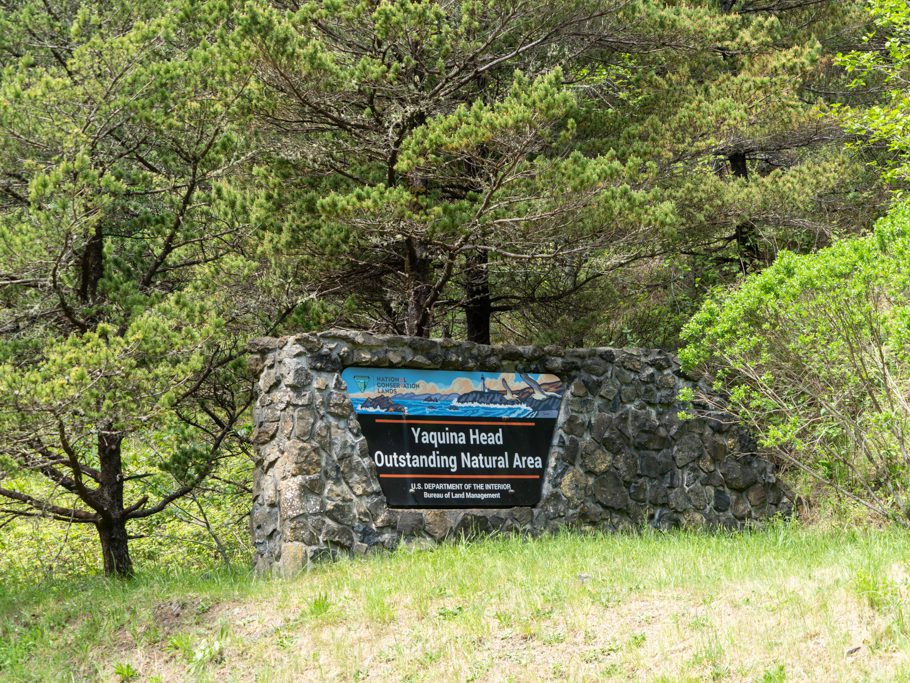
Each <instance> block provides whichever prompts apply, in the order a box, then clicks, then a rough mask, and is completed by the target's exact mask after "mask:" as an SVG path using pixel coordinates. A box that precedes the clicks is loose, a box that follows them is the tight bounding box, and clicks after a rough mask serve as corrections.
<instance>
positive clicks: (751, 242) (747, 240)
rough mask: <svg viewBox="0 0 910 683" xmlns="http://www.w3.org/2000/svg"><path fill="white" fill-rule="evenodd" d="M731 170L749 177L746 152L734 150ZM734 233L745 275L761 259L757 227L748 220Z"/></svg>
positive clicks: (744, 177)
mask: <svg viewBox="0 0 910 683" xmlns="http://www.w3.org/2000/svg"><path fill="white" fill-rule="evenodd" d="M728 160H729V162H730V172H731V173H732V174H733V176H734V177H735V178H742V179H743V180H748V179H749V166H748V165H747V163H746V153H745V152H733V153H732V154H731V155H730V156H729V158H728ZM734 235H735V237H736V249H737V251H738V252H739V264H740V270H741V271H742V272H743V274H744V275H745V274H746V273H748V272H749V266H752V265H754V264H755V262H756V261H758V260H759V257H760V254H759V251H758V245H757V244H756V239H755V229H754V227H753V226H752V225H751V224H750V223H748V222H742V223H739V224H737V226H736V228H735V231H734Z"/></svg>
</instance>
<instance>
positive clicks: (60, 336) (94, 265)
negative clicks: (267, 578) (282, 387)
mask: <svg viewBox="0 0 910 683" xmlns="http://www.w3.org/2000/svg"><path fill="white" fill-rule="evenodd" d="M39 6H41V7H43V4H42V3H24V4H22V5H21V6H19V7H17V8H15V9H5V8H4V9H2V10H0V23H2V24H3V25H4V26H7V27H8V28H9V33H7V34H6V36H5V39H4V40H5V41H6V42H5V45H6V48H7V50H6V52H5V53H4V56H3V60H4V61H3V65H2V69H3V72H2V78H0V178H2V179H3V180H2V181H0V435H2V446H0V453H2V456H0V457H2V461H0V494H2V495H3V496H5V497H6V499H8V500H10V501H11V502H10V504H9V506H8V507H5V508H4V513H7V514H14V515H38V516H49V517H52V518H54V519H56V520H58V521H66V522H75V523H82V524H90V525H100V524H101V522H104V523H105V524H107V525H108V526H110V527H111V528H116V529H121V528H123V526H124V525H125V523H126V522H127V521H128V520H130V519H145V518H147V517H149V516H152V515H154V514H158V513H160V512H161V511H162V510H164V509H165V508H167V506H168V505H170V504H172V503H173V502H174V501H175V500H177V499H179V498H181V497H184V496H188V495H190V494H193V493H194V491H195V490H196V489H197V487H198V486H199V485H200V484H201V483H202V482H203V481H204V480H206V478H207V477H208V476H209V475H211V474H213V473H214V472H215V471H216V470H217V471H218V473H219V474H221V475H223V476H222V478H224V475H229V474H234V473H242V474H244V475H245V474H246V470H245V468H243V467H242V466H240V467H238V466H237V465H235V464H230V463H225V462H224V460H225V458H227V457H228V456H231V455H238V454H241V455H242V454H244V453H245V452H248V446H247V441H246V438H245V435H244V434H243V433H242V431H241V430H240V429H239V427H240V425H239V421H240V420H241V418H242V417H243V416H244V415H245V411H246V409H247V406H248V404H249V401H250V386H249V381H248V379H247V377H246V373H245V367H244V363H243V358H242V354H243V348H244V345H245V342H246V339H248V338H249V337H250V336H253V335H256V334H261V333H262V332H264V331H266V330H268V329H270V328H271V327H272V326H273V325H274V323H275V319H276V317H278V318H280V317H283V316H285V315H287V308H288V296H293V295H291V294H290V293H289V292H288V291H287V287H286V286H285V285H282V287H283V289H284V291H283V292H282V293H280V294H278V296H276V297H274V299H271V298H270V297H271V295H272V294H273V293H274V290H270V287H271V285H273V284H274V282H273V281H272V280H270V279H269V278H268V277H262V276H261V274H260V272H259V271H260V269H261V267H262V265H263V261H264V260H265V255H266V253H267V251H266V248H264V247H260V246H259V245H260V244H261V241H260V239H259V235H257V232H258V231H259V228H258V225H257V227H254V221H255V220H256V216H257V214H258V213H259V212H260V211H261V206H260V204H261V200H260V198H259V197H258V195H257V194H256V193H255V192H247V191H246V190H244V189H242V188H240V183H239V181H238V179H239V178H240V177H241V176H242V173H243V172H244V171H245V170H246V168H247V166H246V160H247V159H248V158H249V155H250V153H251V152H250V149H251V148H250V146H249V143H248V141H247V138H248V135H247V127H248V122H249V118H248V115H247V113H246V112H247V111H248V109H249V106H250V105H249V100H250V94H248V92H249V91H250V90H252V88H251V85H250V83H251V77H252V71H251V69H250V65H249V59H248V58H247V57H248V53H247V52H246V51H245V50H244V44H243V42H242V41H239V40H238V39H237V38H236V35H235V33H234V31H233V30H232V29H231V26H230V21H229V20H230V17H231V8H230V7H228V6H227V5H225V4H224V3H221V2H207V1H204V0H185V1H184V0H179V1H176V2H164V3H161V2H156V3H139V6H137V7H133V6H132V5H126V4H121V3H104V2H99V3H81V4H79V5H78V6H69V5H66V6H61V7H60V8H59V12H45V11H44V10H39V9H38V8H39ZM36 36H38V37H37V38H36ZM10 55H13V57H12V58H10ZM38 111H40V112H42V114H41V115H36V112H38ZM263 232H264V233H266V234H267V232H268V226H267V225H266V226H265V228H264V229H263ZM264 300H269V304H268V305H264V304H263V301H264ZM124 487H125V489H126V491H125V492H124V490H123V489H124ZM231 489H232V490H231ZM243 490H245V488H244V487H240V488H237V487H236V486H234V485H233V484H228V485H226V486H225V487H221V486H220V485H219V492H218V494H217V495H214V497H215V498H218V497H219V496H220V497H221V499H223V500H224V501H228V500H232V499H235V496H236V494H237V492H238V491H243ZM208 493H209V494H212V493H213V492H212V491H210V492H208ZM211 497H212V495H209V498H211ZM205 498H206V496H204V495H203V496H202V498H201V499H194V505H197V507H198V504H199V502H200V500H204V499H205ZM192 516H193V517H194V519H195V520H196V522H199V523H200V524H202V525H203V526H206V527H207V528H209V530H210V531H211V528H210V525H209V524H208V522H206V521H204V520H203V518H205V517H206V513H205V512H204V510H203V509H202V508H201V507H198V509H197V508H194V509H193V512H192ZM216 516H217V515H216ZM201 520H202V521H201ZM193 523H195V522H193ZM100 531H101V526H99V532H100ZM124 535H125V534H122V533H121V536H124ZM102 537H103V534H102ZM123 542H124V543H125V540H124V541H123ZM218 544H219V542H216V545H218ZM109 551H110V552H109ZM117 562H120V563H121V566H120V567H117V566H116V563H117ZM104 566H105V570H106V571H117V572H121V573H129V572H130V571H131V568H130V566H129V563H128V561H124V560H123V559H122V558H121V559H119V560H118V559H117V558H116V557H115V556H114V554H113V550H112V549H111V548H110V547H105V562H104Z"/></svg>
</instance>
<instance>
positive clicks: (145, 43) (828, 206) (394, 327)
mask: <svg viewBox="0 0 910 683" xmlns="http://www.w3.org/2000/svg"><path fill="white" fill-rule="evenodd" d="M908 46H910V11H908V9H907V7H906V6H905V4H904V3H901V2H897V1H891V0H872V1H871V2H869V3H858V2H853V1H850V0H692V1H690V2H672V1H669V0H668V1H666V2H664V1H651V2H648V1H643V0H597V1H594V0H557V1H554V2H547V3H540V2H533V1H529V0H508V1H503V0H452V1H451V2H439V1H435V2H434V1H429V0H381V1H366V0H364V1H362V2H339V1H336V0H325V1H322V2H300V3H297V2H277V1H276V2H265V1H263V0H250V1H248V2H243V3H235V2H224V1H221V0H131V2H123V1H120V0H117V1H103V2H102V1H85V2H77V1H75V0H72V1H67V0H59V1H55V0H19V1H13V0H3V1H2V2H0V572H3V573H4V574H7V575H17V576H32V577H34V576H43V575H46V574H64V575H65V574H68V573H72V572H76V573H79V572H84V571H93V570H95V569H97V568H103V569H104V571H105V573H107V574H119V575H130V574H132V573H133V571H134V566H135V565H144V566H172V565H179V566H181V567H194V566H199V567H207V566H210V565H212V564H213V563H218V562H223V563H227V564H230V563H232V562H233V563H240V564H244V563H246V562H247V558H248V555H249V539H248V523H247V520H248V512H249V502H250V498H251V496H250V486H251V484H250V481H251V469H252V463H253V457H254V456H253V452H252V448H251V445H250V424H249V423H250V420H249V408H250V402H251V399H252V396H253V393H252V391H253V378H251V377H250V376H249V375H248V373H247V371H246V369H245V358H244V349H245V348H246V344H247V342H248V341H249V340H250V339H252V338H254V337H258V336H263V335H278V334H285V333H293V332H301V331H311V330H321V329H325V328H328V327H342V328H348V329H367V330H372V331H375V332H385V333H395V334H408V335H415V336H434V337H451V338H456V339H468V340H472V341H476V342H480V343H490V342H492V343H515V344H529V343H539V344H549V343H556V344H563V345H568V346H589V345H606V346H610V345H613V346H645V347H662V348H668V349H673V350H680V353H681V355H682V358H683V360H684V361H685V362H686V363H687V364H688V365H689V366H690V367H691V368H693V370H695V369H698V370H702V371H703V370H707V371H710V372H711V373H712V375H713V376H714V377H716V378H717V383H718V384H717V387H718V389H719V390H720V391H721V392H722V393H723V394H724V395H725V396H726V397H727V398H728V400H729V405H730V407H731V408H732V409H733V410H734V412H736V413H737V415H738V416H739V417H740V418H741V419H743V420H744V421H745V422H747V423H748V424H749V425H750V426H751V427H752V428H753V429H754V430H755V432H756V434H757V435H758V436H759V437H760V438H761V441H762V445H763V446H764V447H765V448H766V449H767V450H768V451H769V453H771V455H772V456H773V457H775V458H777V459H778V460H779V462H780V463H781V464H782V465H785V466H787V467H788V468H789V471H790V472H791V478H792V481H793V485H794V486H796V487H797V488H798V489H799V490H800V492H801V493H802V494H803V495H804V496H805V497H806V500H807V504H808V505H809V506H810V508H811V509H813V510H816V511H818V510H819V509H822V510H829V509H831V507H832V506H835V507H836V506H841V505H842V504H843V502H844V501H850V502H851V504H852V505H853V506H855V508H853V507H852V508H850V509H851V510H854V509H862V510H864V514H867V515H869V516H870V518H874V519H875V520H877V521H879V520H887V521H889V522H890V523H894V524H899V525H905V524H906V523H907V521H908V519H910V507H908V506H910V501H908V485H907V484H906V483H905V482H906V481H907V476H906V475H907V473H908V471H910V448H908V445H907V442H906V438H905V437H906V436H907V435H908V426H910V358H908V350H907V349H910V345H908V344H907V341H908V337H910V308H908V305H907V302H908V301H910V298H908V296H907V294H908V290H910V260H908V258H907V256H908V251H907V248H908V239H910V236H908V225H910V215H908V213H907V209H906V208H905V205H904V202H903V194H902V192H903V189H904V185H905V184H906V181H907V175H908V168H910V167H908V165H907V164H908V162H907V151H908V142H907V136H908V128H907V123H906V121H907V110H908V106H910V105H908V99H907V95H906V84H905V80H904V79H905V78H906V69H907V64H908V50H910V47H908ZM691 398H693V397H691V396H690V397H687V396H683V397H681V399H682V400H683V402H682V403H681V407H682V408H685V401H686V400H687V399H691ZM818 482H820V483H821V485H820V484H818ZM831 491H833V492H834V494H831V493H827V492H831ZM837 514H853V513H852V512H850V513H844V512H843V511H842V510H840V511H838V512H837ZM99 549H100V552H99Z"/></svg>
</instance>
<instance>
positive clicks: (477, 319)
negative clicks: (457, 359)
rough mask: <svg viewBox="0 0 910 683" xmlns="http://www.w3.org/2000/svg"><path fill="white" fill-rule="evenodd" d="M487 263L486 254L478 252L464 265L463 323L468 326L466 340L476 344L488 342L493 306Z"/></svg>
mask: <svg viewBox="0 0 910 683" xmlns="http://www.w3.org/2000/svg"><path fill="white" fill-rule="evenodd" d="M487 263H488V259H487V254H486V253H485V252H478V253H476V254H473V255H471V256H469V257H468V262H467V264H466V267H465V295H466V296H465V303H464V317H465V324H466V325H467V328H468V329H467V332H468V341H472V342H476V343H478V344H489V343H490V316H491V315H492V312H493V306H492V303H491V302H490V274H489V270H487Z"/></svg>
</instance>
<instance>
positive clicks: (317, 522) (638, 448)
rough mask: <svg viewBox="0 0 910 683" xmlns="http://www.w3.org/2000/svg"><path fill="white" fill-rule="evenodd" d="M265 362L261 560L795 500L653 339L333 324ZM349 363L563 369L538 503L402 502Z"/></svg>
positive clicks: (256, 537)
mask: <svg viewBox="0 0 910 683" xmlns="http://www.w3.org/2000/svg"><path fill="white" fill-rule="evenodd" d="M250 350H251V366H252V368H253V371H254V372H256V373H258V375H259V383H258V392H259V394H258V400H257V402H256V405H255V409H254V422H255V429H254V431H253V435H252V440H253V443H254V444H255V447H256V451H257V461H256V470H255V483H254V499H253V509H252V533H253V541H254V544H255V549H256V568H257V570H259V571H276V572H278V573H282V574H287V573H292V572H294V571H297V570H299V569H301V568H302V567H305V566H306V565H307V564H309V563H310V562H312V561H313V560H316V559H318V558H320V557H327V556H328V557H333V556H336V555H337V554H339V553H344V554H365V553H367V552H370V551H372V550H373V549H378V548H386V549H393V548H395V547H396V546H397V545H398V544H399V543H402V542H414V541H417V542H432V541H441V540H443V539H446V538H449V537H454V536H461V535H465V534H475V533H485V532H494V531H505V532H524V533H530V534H539V533H542V532H547V531H554V530H557V529H560V528H562V527H566V526H574V527H588V528H595V529H604V530H622V529H630V528H636V527H642V526H644V525H650V526H653V527H656V528H659V529H670V528H673V527H677V526H696V527H697V526H709V527H725V528H740V527H742V526H743V525H745V524H748V523H750V522H752V521H756V520H761V519H765V518H767V517H769V516H771V515H775V514H789V512H790V510H791V507H792V503H791V496H790V494H789V493H788V492H787V490H786V488H785V487H784V486H783V485H782V484H781V483H780V482H779V481H778V479H777V477H776V475H775V469H774V466H773V465H772V464H771V463H770V462H768V461H767V460H765V459H763V458H762V457H760V456H759V455H758V454H757V453H756V448H755V443H754V442H753V441H752V440H751V439H750V437H749V435H748V434H747V433H746V432H745V431H744V430H742V429H741V428H739V427H737V426H736V425H735V424H734V423H733V421H732V420H731V418H730V417H729V416H728V415H724V414H719V413H708V412H706V411H703V410H699V408H700V407H699V406H698V405H696V406H694V407H695V409H696V410H695V414H696V415H698V416H697V417H694V418H681V417H680V413H681V411H683V410H685V409H686V408H691V406H684V405H682V404H680V403H679V402H678V401H677V394H678V392H679V390H680V389H682V388H683V387H692V388H695V389H698V390H700V391H704V390H705V389H706V387H705V386H701V385H699V384H698V381H697V379H696V378H692V377H687V376H686V375H685V374H684V373H683V372H681V370H680V367H679V363H678V362H677V360H676V359H675V358H674V357H673V355H671V354H669V353H667V352H665V351H658V350H641V349H608V348H597V349H571V350H567V349H559V348H554V347H546V348H544V347H537V346H521V347H517V346H484V345H479V344H473V343H465V342H455V341H451V340H429V339H418V338H411V337H395V336H377V335H370V334H366V333H350V332H326V333H322V334H306V335H298V336H294V337H286V338H281V339H275V338H264V339H258V340H256V341H254V342H253V343H252V345H251V349H250ZM349 366H368V367H397V368H426V369H447V370H465V371H502V372H515V371H527V372H548V373H554V374H557V375H559V376H560V377H561V378H562V380H563V382H564V383H565V386H566V387H567V391H566V393H565V397H564V399H563V403H562V408H561V410H560V414H559V419H558V422H557V428H556V430H555V432H554V437H553V444H552V447H551V449H550V458H549V461H548V466H547V473H546V477H545V480H544V485H543V493H542V497H541V501H540V503H539V504H538V505H537V506H536V507H534V508H527V507H525V508H507V509H467V510H466V509H451V510H450V509H425V510H398V509H391V508H389V507H387V505H386V501H385V498H384V497H383V495H382V492H381V490H380V488H379V483H378V479H377V476H376V470H375V466H374V465H373V461H372V459H371V457H370V454H369V452H368V449H367V444H366V440H365V439H364V438H363V436H362V435H361V432H360V427H359V424H358V422H357V417H356V415H355V413H354V409H353V406H352V404H351V402H350V400H349V399H348V397H347V394H346V387H345V384H344V382H343V381H342V379H341V371H342V370H343V369H344V368H345V367H349Z"/></svg>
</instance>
